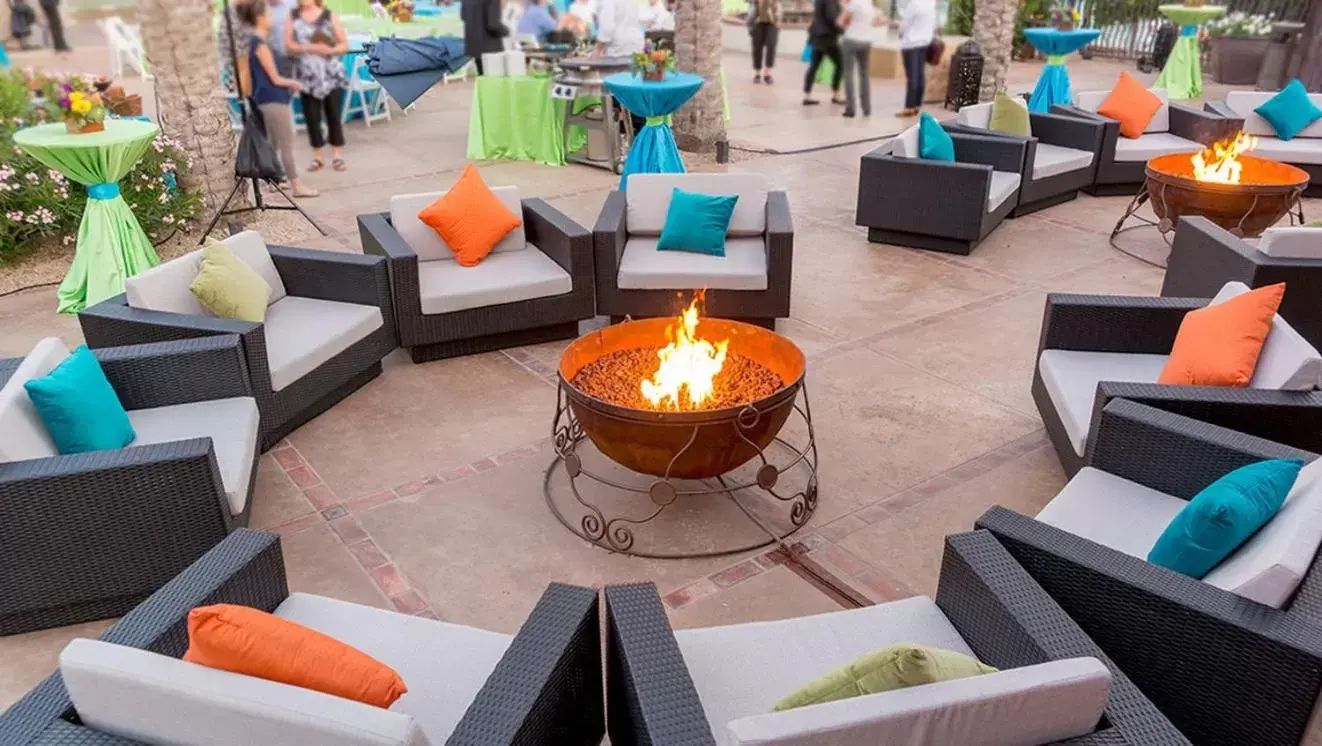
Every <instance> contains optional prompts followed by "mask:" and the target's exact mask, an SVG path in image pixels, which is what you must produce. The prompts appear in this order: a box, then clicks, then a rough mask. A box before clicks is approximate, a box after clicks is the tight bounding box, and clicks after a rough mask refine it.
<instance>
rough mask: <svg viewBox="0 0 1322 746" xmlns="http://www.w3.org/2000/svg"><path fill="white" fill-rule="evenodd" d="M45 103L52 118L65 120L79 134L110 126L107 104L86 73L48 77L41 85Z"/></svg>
mask: <svg viewBox="0 0 1322 746" xmlns="http://www.w3.org/2000/svg"><path fill="white" fill-rule="evenodd" d="M41 94H42V102H43V106H44V107H45V109H46V116H47V118H48V119H49V120H50V121H55V120H62V121H63V122H64V126H65V127H66V128H67V129H68V130H69V132H70V133H72V134H75V135H82V134H87V133H89V132H100V131H101V130H104V129H105V128H106V126H105V120H106V114H107V113H108V112H107V110H106V106H105V103H104V102H103V101H102V100H101V94H100V93H98V92H97V91H96V87H95V84H94V83H93V81H91V80H89V79H88V78H87V77H85V76H81V75H71V76H69V77H67V78H63V79H60V78H46V79H45V80H44V81H43V82H42V86H41Z"/></svg>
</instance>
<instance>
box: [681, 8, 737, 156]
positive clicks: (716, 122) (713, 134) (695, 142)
mask: <svg viewBox="0 0 1322 746" xmlns="http://www.w3.org/2000/svg"><path fill="white" fill-rule="evenodd" d="M721 46H722V44H721V2H720V0H678V2H677V3H676V7H675V55H676V65H677V66H678V69H680V70H682V71H684V72H689V73H694V74H695V75H700V76H702V79H703V80H705V81H706V83H704V84H703V86H702V88H701V89H700V90H699V91H698V94H697V95H696V96H694V97H693V98H692V99H691V100H690V101H689V102H688V103H687V104H685V105H684V106H683V107H682V108H680V110H679V111H677V112H675V116H674V121H673V124H672V126H673V127H674V130H675V142H676V143H677V144H678V145H679V147H680V148H681V149H683V150H688V151H703V152H710V151H711V150H712V149H713V148H715V147H716V143H717V142H718V141H720V140H724V139H725V119H724V117H723V116H722V115H723V110H724V104H723V100H724V99H723V98H722V97H721Z"/></svg>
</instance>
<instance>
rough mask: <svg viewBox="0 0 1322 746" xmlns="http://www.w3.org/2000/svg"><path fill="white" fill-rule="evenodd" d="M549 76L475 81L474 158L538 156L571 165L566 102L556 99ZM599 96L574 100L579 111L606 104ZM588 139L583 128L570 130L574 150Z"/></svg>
mask: <svg viewBox="0 0 1322 746" xmlns="http://www.w3.org/2000/svg"><path fill="white" fill-rule="evenodd" d="M552 82H553V81H552V80H551V78H550V77H547V76H534V75H529V76H523V77H513V78H500V77H489V76H485V75H483V76H479V77H478V78H477V79H476V81H475V84H474V86H473V106H472V108H471V110H470V112H469V116H468V158H469V159H470V160H500V159H503V160H514V161H536V162H537V163H542V164H545V165H547V166H563V165H565V106H566V104H567V103H568V102H567V101H564V100H561V99H553V98H551V84H552ZM600 104H601V99H600V98H599V97H583V98H579V99H577V100H575V101H574V113H575V114H581V113H582V112H583V111H584V110H586V109H589V108H591V107H592V106H595V105H600ZM586 144H587V133H586V132H584V131H583V129H582V128H580V127H575V128H573V130H571V132H570V143H569V146H570V152H574V151H577V150H579V149H581V148H582V147H583V146H584V145H586Z"/></svg>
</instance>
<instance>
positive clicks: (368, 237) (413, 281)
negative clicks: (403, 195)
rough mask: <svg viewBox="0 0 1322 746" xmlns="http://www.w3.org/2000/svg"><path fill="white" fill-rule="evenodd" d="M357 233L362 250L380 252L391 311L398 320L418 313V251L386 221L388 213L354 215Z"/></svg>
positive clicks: (388, 217) (420, 303) (388, 216)
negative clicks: (387, 281) (392, 299)
mask: <svg viewBox="0 0 1322 746" xmlns="http://www.w3.org/2000/svg"><path fill="white" fill-rule="evenodd" d="M358 236H359V238H361V239H362V242H363V253H364V254H374V255H377V256H384V257H385V258H386V272H387V274H388V275H389V276H390V288H391V290H392V292H393V295H394V303H395V313H396V314H397V320H398V321H399V322H400V323H401V324H402V323H403V320H404V319H405V318H417V317H419V316H422V296H421V295H420V290H419V285H418V255H417V254H414V253H413V249H412V248H410V247H409V245H408V244H407V243H405V242H404V239H403V238H402V237H401V236H400V235H399V231H397V230H395V226H393V225H391V224H390V213H388V212H373V213H368V214H367V215H359V216H358Z"/></svg>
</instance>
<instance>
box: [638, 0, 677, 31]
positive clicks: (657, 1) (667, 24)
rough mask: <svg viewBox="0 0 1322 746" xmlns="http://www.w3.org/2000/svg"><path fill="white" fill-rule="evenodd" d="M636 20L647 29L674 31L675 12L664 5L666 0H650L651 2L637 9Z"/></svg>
mask: <svg viewBox="0 0 1322 746" xmlns="http://www.w3.org/2000/svg"><path fill="white" fill-rule="evenodd" d="M638 20H640V21H642V22H643V28H645V29H647V30H648V31H674V30H675V14H674V13H671V12H670V8H667V7H666V0H651V3H650V4H649V5H648V6H647V7H646V8H643V9H642V10H640V11H638Z"/></svg>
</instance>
